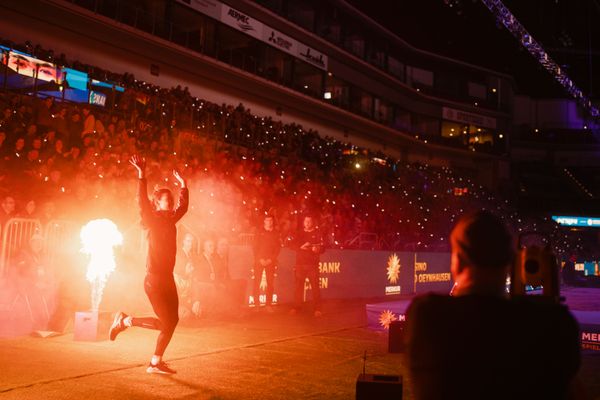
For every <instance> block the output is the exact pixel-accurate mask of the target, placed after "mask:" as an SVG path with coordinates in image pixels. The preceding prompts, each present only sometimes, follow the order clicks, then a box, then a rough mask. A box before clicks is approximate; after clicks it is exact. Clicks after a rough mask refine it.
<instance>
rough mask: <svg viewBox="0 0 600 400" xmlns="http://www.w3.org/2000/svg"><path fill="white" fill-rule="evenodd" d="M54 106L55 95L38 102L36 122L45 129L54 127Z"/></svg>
mask: <svg viewBox="0 0 600 400" xmlns="http://www.w3.org/2000/svg"><path fill="white" fill-rule="evenodd" d="M53 106H54V97H52V96H48V97H46V98H44V99H43V100H41V101H40V103H39V104H38V107H37V116H36V120H35V123H36V125H37V126H39V127H40V128H41V129H42V130H44V131H47V130H48V129H51V128H53V127H54V116H53V115H52V107H53Z"/></svg>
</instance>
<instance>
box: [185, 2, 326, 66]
mask: <svg viewBox="0 0 600 400" xmlns="http://www.w3.org/2000/svg"><path fill="white" fill-rule="evenodd" d="M177 1H178V2H179V3H181V4H184V5H186V6H188V7H190V8H193V9H194V10H196V11H198V12H201V13H202V14H205V15H208V16H209V17H212V18H214V19H216V20H218V21H221V22H222V23H224V24H226V25H228V26H230V27H232V28H234V29H236V30H238V31H240V32H243V33H245V34H247V35H250V36H252V37H254V38H256V39H258V40H260V41H262V42H264V43H267V44H268V45H270V46H273V47H275V48H277V49H279V50H281V51H284V52H286V53H288V54H290V55H292V56H294V57H296V58H298V59H300V60H303V61H306V62H307V63H309V64H311V65H314V66H315V67H317V68H320V69H322V70H325V71H326V70H327V63H328V60H327V56H326V55H325V54H323V53H321V52H319V51H317V50H315V49H313V48H311V47H309V46H307V45H305V44H302V43H301V42H299V41H298V40H296V39H293V38H291V37H289V36H287V35H285V34H283V33H281V32H279V31H277V30H275V29H273V28H271V27H269V26H268V25H266V24H264V23H262V22H261V21H258V20H256V19H254V18H251V17H250V16H249V15H246V14H244V13H243V12H240V11H238V10H236V9H235V8H233V7H230V6H228V5H227V4H224V3H221V2H219V1H216V0H177Z"/></svg>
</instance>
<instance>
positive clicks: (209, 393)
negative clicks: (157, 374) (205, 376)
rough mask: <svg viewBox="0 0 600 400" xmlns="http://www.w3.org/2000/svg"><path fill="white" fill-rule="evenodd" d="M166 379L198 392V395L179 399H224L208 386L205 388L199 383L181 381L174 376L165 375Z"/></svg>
mask: <svg viewBox="0 0 600 400" xmlns="http://www.w3.org/2000/svg"><path fill="white" fill-rule="evenodd" d="M165 379H168V380H170V381H172V382H174V383H177V384H178V385H181V386H185V387H187V388H189V389H194V390H195V391H196V393H193V394H190V395H188V396H184V397H178V399H181V400H186V399H189V400H192V399H194V400H198V399H206V400H220V399H222V397H220V396H218V395H217V394H216V393H215V391H214V390H213V389H211V388H209V387H207V386H203V385H200V384H197V383H192V382H188V381H186V380H183V379H179V378H177V377H175V376H173V375H165ZM199 395H201V396H202V397H198V396H199Z"/></svg>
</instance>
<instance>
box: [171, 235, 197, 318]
mask: <svg viewBox="0 0 600 400" xmlns="http://www.w3.org/2000/svg"><path fill="white" fill-rule="evenodd" d="M197 264H198V256H197V253H196V252H195V251H194V237H193V236H192V235H191V234H189V233H186V234H185V236H184V237H183V241H182V244H181V247H180V250H179V251H178V252H177V258H176V262H175V270H174V277H175V283H176V284H177V291H178V293H179V318H181V319H182V320H186V319H188V318H190V317H192V316H195V317H197V318H199V317H201V316H202V307H201V304H200V298H199V296H198V287H197V286H198V285H197V282H195V281H196V275H197V268H198V265H197Z"/></svg>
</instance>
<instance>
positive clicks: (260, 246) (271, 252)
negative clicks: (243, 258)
mask: <svg viewBox="0 0 600 400" xmlns="http://www.w3.org/2000/svg"><path fill="white" fill-rule="evenodd" d="M252 250H254V261H255V263H256V264H258V262H259V261H260V259H261V258H262V259H264V260H269V259H270V260H271V262H272V263H273V264H277V257H279V252H280V251H281V238H280V236H279V232H277V231H275V230H274V229H273V230H271V231H268V230H266V229H264V228H262V229H261V230H259V231H258V232H257V233H256V235H255V236H254V243H253V245H252Z"/></svg>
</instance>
